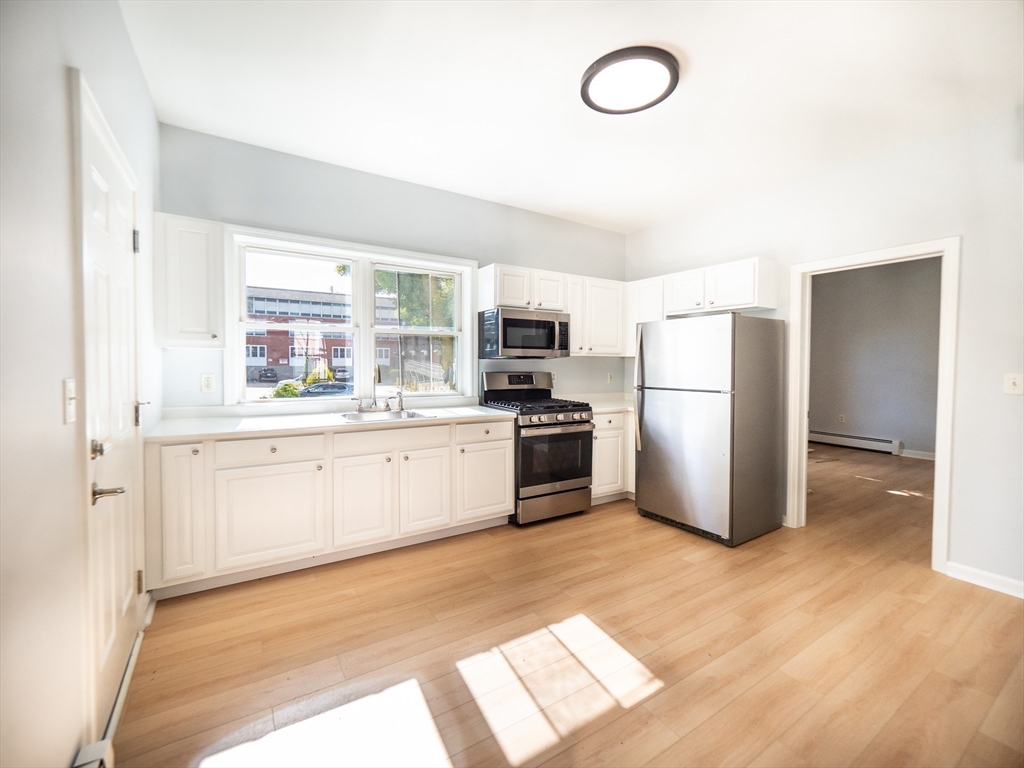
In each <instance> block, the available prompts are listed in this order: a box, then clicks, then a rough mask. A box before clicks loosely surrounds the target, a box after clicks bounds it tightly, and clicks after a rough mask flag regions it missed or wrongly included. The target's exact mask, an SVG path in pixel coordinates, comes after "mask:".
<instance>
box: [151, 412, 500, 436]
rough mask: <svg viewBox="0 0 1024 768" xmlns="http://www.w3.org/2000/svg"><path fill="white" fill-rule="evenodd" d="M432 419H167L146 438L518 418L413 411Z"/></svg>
mask: <svg viewBox="0 0 1024 768" xmlns="http://www.w3.org/2000/svg"><path fill="white" fill-rule="evenodd" d="M408 410H410V411H415V412H416V413H422V414H424V415H425V416H429V417H430V418H425V419H409V420H405V419H396V420H395V421H371V422H354V421H347V420H346V419H344V418H343V416H342V414H341V413H304V414H295V415H290V416H225V417H213V418H206V419H165V420H163V421H161V422H160V423H159V424H157V425H156V427H154V429H153V431H152V432H150V433H149V434H148V435H146V442H149V443H173V442H181V441H183V440H204V439H209V438H218V437H226V438H232V437H236V438H237V437H264V436H266V437H270V436H277V435H281V434H296V433H298V434H302V433H316V432H325V431H328V430H344V431H345V432H365V431H368V430H379V429H396V428H398V429H410V428H416V427H428V426H431V425H434V424H453V423H469V422H476V421H503V420H512V419H514V418H515V414H512V413H509V412H508V411H500V410H497V409H494V408H484V407H483V406H479V405H470V406H458V407H453V408H410V409H408Z"/></svg>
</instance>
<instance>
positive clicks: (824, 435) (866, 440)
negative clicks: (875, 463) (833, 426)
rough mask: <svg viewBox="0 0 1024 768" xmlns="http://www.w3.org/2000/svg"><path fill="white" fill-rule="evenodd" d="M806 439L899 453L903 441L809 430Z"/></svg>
mask: <svg viewBox="0 0 1024 768" xmlns="http://www.w3.org/2000/svg"><path fill="white" fill-rule="evenodd" d="M808 440H809V441H810V442H812V443H828V444H829V445H842V446H845V447H846V448H863V449H864V450H868V451H878V452H880V453H891V454H893V455H897V454H899V452H900V450H901V449H902V447H903V443H902V442H900V441H899V440H892V439H890V438H882V437H858V436H857V435H839V434H836V433H834V432H810V433H808Z"/></svg>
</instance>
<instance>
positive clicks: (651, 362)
mask: <svg viewBox="0 0 1024 768" xmlns="http://www.w3.org/2000/svg"><path fill="white" fill-rule="evenodd" d="M733 317H734V316H733V315H732V313H725V314H721V315H705V316H703V317H680V318H677V319H675V320H657V321H655V322H652V323H643V324H642V326H641V328H640V347H641V348H640V349H639V350H638V351H637V360H636V364H637V366H638V375H637V381H638V383H639V385H640V386H642V387H646V388H650V387H654V388H656V389H690V390H704V391H709V392H731V391H732V357H733V355H732V333H733V331H732V328H733Z"/></svg>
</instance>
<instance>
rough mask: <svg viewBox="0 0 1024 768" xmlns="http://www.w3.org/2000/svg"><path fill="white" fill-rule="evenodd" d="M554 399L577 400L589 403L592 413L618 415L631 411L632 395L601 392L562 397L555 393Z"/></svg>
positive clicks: (560, 394)
mask: <svg viewBox="0 0 1024 768" xmlns="http://www.w3.org/2000/svg"><path fill="white" fill-rule="evenodd" d="M555 397H561V398H564V399H566V400H579V401H580V402H583V403H590V407H591V409H592V410H593V411H594V413H618V412H619V411H632V410H633V394H632V393H629V394H626V393H625V392H602V393H598V394H590V395H563V394H562V393H561V392H559V393H557V394H556V395H555Z"/></svg>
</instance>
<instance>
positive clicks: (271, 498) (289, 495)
mask: <svg viewBox="0 0 1024 768" xmlns="http://www.w3.org/2000/svg"><path fill="white" fill-rule="evenodd" d="M214 476H215V485H216V498H217V501H216V507H217V508H216V518H217V569H218V570H222V569H229V568H235V567H238V566H243V565H258V564H262V563H270V562H276V561H279V560H284V559H287V558H289V557H294V556H296V555H302V554H312V553H313V552H319V551H321V550H323V549H324V477H325V475H324V472H323V462H317V461H306V462H300V463H295V464H281V465H276V466H275V465H272V466H264V467H243V468H241V469H221V470H217V472H216V473H215V475H214Z"/></svg>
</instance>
